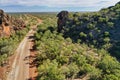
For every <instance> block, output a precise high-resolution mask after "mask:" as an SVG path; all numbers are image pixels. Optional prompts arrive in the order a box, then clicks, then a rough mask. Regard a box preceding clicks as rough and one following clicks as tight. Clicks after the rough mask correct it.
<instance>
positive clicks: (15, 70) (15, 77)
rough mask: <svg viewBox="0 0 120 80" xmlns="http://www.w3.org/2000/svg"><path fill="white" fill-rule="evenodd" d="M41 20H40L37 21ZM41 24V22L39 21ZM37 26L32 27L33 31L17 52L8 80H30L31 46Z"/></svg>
mask: <svg viewBox="0 0 120 80" xmlns="http://www.w3.org/2000/svg"><path fill="white" fill-rule="evenodd" d="M37 20H39V19H37ZM38 22H39V23H38V24H40V23H41V20H39V21H38ZM36 27H37V25H35V26H32V27H31V30H30V31H29V32H28V34H27V35H26V36H25V38H24V39H23V40H22V42H21V43H20V45H19V46H18V48H17V50H16V57H15V59H14V62H13V65H12V69H11V72H10V73H9V74H8V76H7V80H28V79H29V55H30V44H31V41H32V36H33V35H34V33H35V31H34V28H36Z"/></svg>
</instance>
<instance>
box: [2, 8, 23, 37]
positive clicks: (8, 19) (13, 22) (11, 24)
mask: <svg viewBox="0 0 120 80" xmlns="http://www.w3.org/2000/svg"><path fill="white" fill-rule="evenodd" d="M23 27H25V23H24V21H23V20H22V19H16V18H14V17H12V16H10V15H8V14H6V13H5V12H4V11H3V10H1V9H0V37H6V36H7V37H9V36H10V35H11V34H12V33H14V32H15V31H17V30H21V29H22V28H23Z"/></svg>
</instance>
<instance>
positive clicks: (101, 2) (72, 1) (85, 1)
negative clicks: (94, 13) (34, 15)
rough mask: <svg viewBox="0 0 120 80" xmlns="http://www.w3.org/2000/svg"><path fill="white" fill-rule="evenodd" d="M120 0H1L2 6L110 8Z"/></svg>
mask: <svg viewBox="0 0 120 80" xmlns="http://www.w3.org/2000/svg"><path fill="white" fill-rule="evenodd" d="M118 1H119V0H0V5H24V6H48V7H108V6H112V5H114V4H115V3H116V2H118Z"/></svg>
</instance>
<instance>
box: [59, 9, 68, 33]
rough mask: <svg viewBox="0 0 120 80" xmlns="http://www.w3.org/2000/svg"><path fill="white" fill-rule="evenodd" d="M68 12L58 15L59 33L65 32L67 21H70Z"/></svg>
mask: <svg viewBox="0 0 120 80" xmlns="http://www.w3.org/2000/svg"><path fill="white" fill-rule="evenodd" d="M68 14H69V13H68V11H61V12H60V13H58V14H57V17H58V21H57V24H58V32H61V31H62V30H63V27H64V26H65V24H66V21H67V19H68Z"/></svg>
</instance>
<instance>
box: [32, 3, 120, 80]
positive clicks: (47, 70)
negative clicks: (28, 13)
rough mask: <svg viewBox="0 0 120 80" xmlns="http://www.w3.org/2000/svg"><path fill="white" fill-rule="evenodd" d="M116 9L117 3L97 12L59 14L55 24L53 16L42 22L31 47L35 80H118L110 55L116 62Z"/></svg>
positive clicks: (115, 63) (117, 65)
mask: <svg viewBox="0 0 120 80" xmlns="http://www.w3.org/2000/svg"><path fill="white" fill-rule="evenodd" d="M119 9H120V4H119V3H117V4H116V5H115V6H112V7H109V8H106V9H102V10H100V11H99V12H92V13H78V12H77V13H69V15H68V13H67V12H66V11H62V12H63V14H62V13H61V12H60V13H59V14H58V15H57V16H58V17H59V16H60V18H58V22H57V21H56V17H55V16H54V17H49V18H44V20H43V24H41V25H39V26H38V30H37V33H36V34H35V46H34V47H33V48H34V49H35V50H37V56H36V59H35V61H34V62H33V63H35V65H36V66H37V67H38V77H37V79H38V80H48V79H49V80H119V79H120V73H119V72H120V63H119V62H118V61H117V59H116V58H115V57H113V56H111V55H110V53H111V54H112V55H114V56H116V57H117V56H118V59H119V55H120V54H119V52H120V51H119V50H120V48H119V44H118V42H119V36H120V35H119V29H120V27H119V22H120V17H119V16H120V14H119V13H120V11H119ZM64 15H68V16H66V17H65V18H64V17H63V16H64ZM40 17H41V16H40ZM47 17H48V16H47ZM67 17H68V18H67ZM59 19H60V20H59ZM62 20H63V21H62ZM56 23H58V26H57V24H56ZM61 25H62V26H63V27H62V28H61V30H57V28H58V27H59V26H61ZM58 29H59V28H58ZM115 35H117V36H115ZM114 46H115V47H114ZM114 48H115V49H114ZM116 48H117V49H116ZM111 50H112V51H111ZM116 52H117V53H116Z"/></svg>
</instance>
